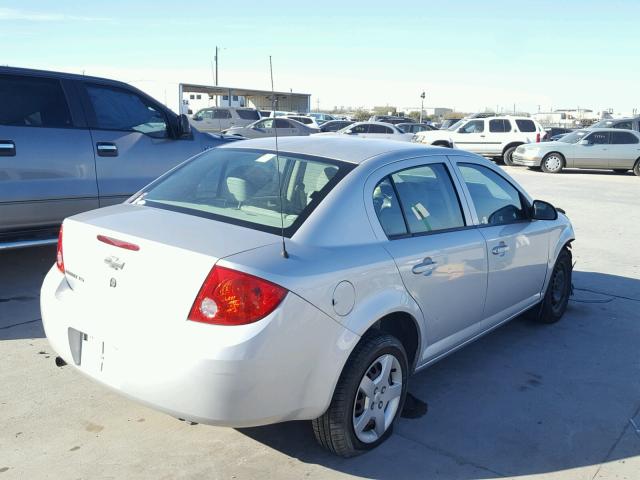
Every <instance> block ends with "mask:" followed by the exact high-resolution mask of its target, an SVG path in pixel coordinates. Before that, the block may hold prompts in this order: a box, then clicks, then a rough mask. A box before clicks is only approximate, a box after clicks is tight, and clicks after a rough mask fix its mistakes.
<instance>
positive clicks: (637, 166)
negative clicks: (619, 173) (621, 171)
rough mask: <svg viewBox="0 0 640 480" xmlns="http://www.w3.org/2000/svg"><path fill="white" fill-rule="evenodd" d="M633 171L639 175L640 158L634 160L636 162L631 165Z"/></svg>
mask: <svg viewBox="0 0 640 480" xmlns="http://www.w3.org/2000/svg"><path fill="white" fill-rule="evenodd" d="M633 173H635V174H636V176H638V177H640V158H639V159H638V160H637V161H636V164H635V165H634V166H633Z"/></svg>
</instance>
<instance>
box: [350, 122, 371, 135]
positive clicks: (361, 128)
mask: <svg viewBox="0 0 640 480" xmlns="http://www.w3.org/2000/svg"><path fill="white" fill-rule="evenodd" d="M351 131H352V132H353V133H368V131H369V124H368V123H363V124H361V125H356V126H355V127H353V128H352V129H351Z"/></svg>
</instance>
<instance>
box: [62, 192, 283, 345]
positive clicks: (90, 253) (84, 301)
mask: <svg viewBox="0 0 640 480" xmlns="http://www.w3.org/2000/svg"><path fill="white" fill-rule="evenodd" d="M98 236H104V237H108V238H110V239H116V240H118V241H121V242H127V243H128V244H132V245H134V246H136V247H138V249H137V250H130V249H127V248H121V247H118V246H116V245H112V244H109V243H105V242H104V241H100V240H98ZM276 241H278V237H277V236H276V235H273V234H270V233H265V232H260V231H256V230H251V229H248V228H244V227H239V226H235V225H231V224H227V223H223V222H218V221H215V220H211V219H205V218H201V217H197V216H192V215H187V214H183V213H177V212H172V211H168V210H162V209H156V208H152V207H145V206H140V205H130V204H122V205H116V206H113V207H108V208H104V209H100V210H95V211H92V212H87V213H83V214H80V215H76V216H74V217H71V218H69V219H67V220H66V221H65V223H64V233H63V255H64V264H65V270H66V278H67V281H68V283H69V285H70V287H71V289H72V290H73V295H72V296H73V297H74V300H75V301H76V302H78V303H79V304H80V309H81V310H80V311H81V312H82V313H83V318H82V319H81V320H80V323H81V324H80V325H76V326H75V327H74V328H77V329H78V330H81V331H83V332H87V333H90V334H91V335H95V336H99V337H101V338H102V339H107V338H109V337H118V338H122V335H123V334H124V333H126V334H127V335H128V334H133V333H140V332H146V334H149V333H151V334H152V333H153V332H154V331H157V330H158V329H173V328H175V326H176V325H178V324H180V323H181V322H184V321H186V319H187V315H188V314H189V310H190V308H191V306H192V304H193V301H194V299H195V297H196V295H197V294H198V291H199V290H200V287H201V286H202V283H203V281H204V280H205V278H206V276H207V274H208V273H209V271H210V270H211V268H212V267H213V265H214V264H215V263H216V262H217V260H218V259H219V258H222V257H226V256H228V255H231V254H234V253H239V252H242V251H246V250H251V249H254V248H257V247H260V246H263V245H267V244H270V243H274V242H276ZM85 314H86V315H85Z"/></svg>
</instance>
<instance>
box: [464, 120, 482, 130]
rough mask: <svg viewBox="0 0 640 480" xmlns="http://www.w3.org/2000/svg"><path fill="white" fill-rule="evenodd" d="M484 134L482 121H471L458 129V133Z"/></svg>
mask: <svg viewBox="0 0 640 480" xmlns="http://www.w3.org/2000/svg"><path fill="white" fill-rule="evenodd" d="M481 132H484V120H472V121H470V122H467V124H466V125H465V126H464V127H462V128H461V129H460V133H481Z"/></svg>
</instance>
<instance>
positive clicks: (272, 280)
mask: <svg viewBox="0 0 640 480" xmlns="http://www.w3.org/2000/svg"><path fill="white" fill-rule="evenodd" d="M279 147H280V148H279V150H276V149H275V142H274V139H260V140H247V141H243V142H235V143H232V144H229V147H227V146H223V147H220V148H216V149H212V150H208V151H206V152H204V153H202V154H200V155H198V156H196V157H193V158H192V159H191V160H189V161H187V162H185V163H183V164H182V165H181V166H179V167H177V168H175V169H174V170H172V171H170V172H168V173H167V174H165V175H164V176H162V177H160V178H159V179H158V180H156V181H155V182H153V183H152V184H151V185H149V186H147V187H146V188H144V189H143V190H142V191H141V192H139V193H138V194H137V195H136V196H134V197H132V198H131V199H130V200H128V201H127V202H126V203H124V204H121V205H116V206H112V207H107V208H103V209H99V210H94V211H92V212H87V213H83V214H80V215H77V216H75V217H71V218H68V219H66V220H65V222H64V224H63V228H62V230H61V232H60V240H59V243H58V252H57V262H56V264H55V265H54V266H53V267H52V268H51V270H50V271H49V273H48V274H47V276H46V278H45V280H44V285H43V287H42V294H41V312H42V321H43V324H44V328H45V331H46V334H47V338H48V340H49V342H50V344H51V346H52V348H53V349H55V351H56V352H57V353H58V355H60V357H61V359H59V360H58V363H60V362H61V361H63V362H67V363H68V364H70V365H73V366H74V367H75V368H77V369H78V370H80V371H81V372H83V373H84V374H86V375H87V376H89V377H90V378H92V379H94V380H95V381H98V382H100V383H103V384H105V385H107V386H109V387H111V388H113V389H115V390H117V391H120V392H121V393H123V394H125V395H127V396H129V397H131V398H133V399H137V400H139V401H141V402H143V403H145V404H148V405H151V406H153V407H155V408H157V409H159V410H162V411H165V412H167V413H168V414H170V415H173V416H175V417H178V418H183V419H189V420H191V421H194V422H200V423H208V424H213V425H225V426H231V427H243V426H254V425H263V424H269V423H275V422H282V421H288V420H311V421H312V423H313V431H314V433H315V436H316V437H317V439H318V441H319V442H320V444H321V445H322V446H323V447H325V448H327V449H328V450H330V451H332V452H334V453H336V454H339V455H342V456H352V455H356V454H358V453H361V452H363V451H366V450H369V449H372V448H374V447H376V446H377V445H379V444H381V443H382V442H383V441H384V440H385V439H386V438H388V437H389V435H390V434H391V431H392V426H393V423H394V421H395V420H396V419H397V418H398V417H399V415H400V412H401V411H402V408H403V404H404V401H405V396H406V392H407V381H408V378H409V376H410V375H412V374H413V373H415V372H417V371H419V370H422V369H424V368H426V367H427V366H429V365H431V364H433V363H434V362H437V361H438V360H440V359H441V358H443V357H444V356H446V355H448V354H450V353H452V352H454V351H455V350H457V349H459V348H461V347H463V346H464V345H466V344H468V343H469V342H471V341H473V340H475V339H477V338H479V337H481V336H482V335H484V334H486V333H488V332H489V331H491V330H493V329H494V328H496V327H498V326H500V325H502V324H504V323H505V322H508V321H509V320H511V319H513V318H515V317H517V316H518V315H520V314H521V313H523V312H525V311H528V310H531V311H532V315H533V316H534V317H536V318H537V319H538V320H539V321H540V322H542V323H553V322H556V321H558V320H559V319H560V318H561V317H562V315H563V314H564V312H565V309H566V308H567V303H568V300H569V294H570V290H571V274H572V261H571V251H570V245H571V242H572V241H573V240H574V234H573V229H572V227H571V223H570V222H569V220H568V218H567V217H566V216H565V215H564V213H562V212H561V211H559V210H556V209H555V208H554V207H553V206H552V205H550V204H549V203H546V202H543V201H540V200H536V201H534V200H533V199H532V198H531V197H530V196H529V195H527V193H526V192H525V191H524V190H523V189H522V187H520V186H519V185H518V184H517V183H516V182H515V181H514V180H513V179H512V178H511V177H509V176H508V175H507V174H505V173H504V171H502V170H501V169H500V168H499V167H496V166H495V165H493V164H492V163H491V162H489V161H488V160H485V159H483V158H481V157H479V156H477V155H474V154H471V153H467V152H463V151H457V150H456V151H452V150H451V149H446V148H433V147H425V146H423V145H415V144H412V143H401V142H393V141H385V140H368V141H362V140H358V139H354V138H349V137H348V136H339V137H324V136H313V137H305V138H283V139H282V140H281V141H280V142H279ZM514 361H516V360H514Z"/></svg>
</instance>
